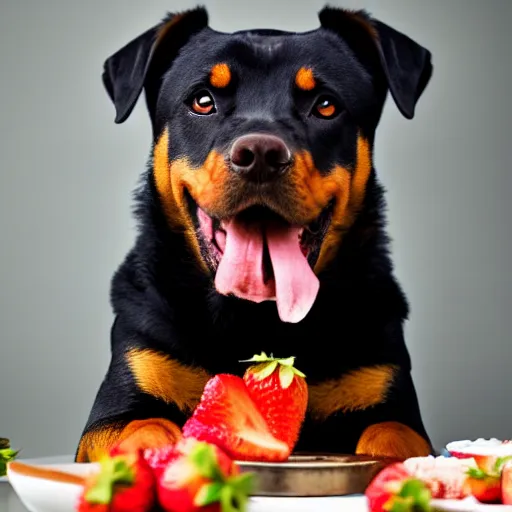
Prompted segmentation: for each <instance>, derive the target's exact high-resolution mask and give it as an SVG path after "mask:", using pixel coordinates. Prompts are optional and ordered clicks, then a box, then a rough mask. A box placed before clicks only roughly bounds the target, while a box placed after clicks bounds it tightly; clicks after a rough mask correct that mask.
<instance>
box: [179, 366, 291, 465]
mask: <svg viewBox="0 0 512 512" xmlns="http://www.w3.org/2000/svg"><path fill="white" fill-rule="evenodd" d="M183 436H184V437H193V438H195V439H198V440H201V441H206V442H208V443H212V444H216V445H217V446H219V447H220V448H222V449H223V450H224V451H225V452H226V453H227V454H228V455H229V456H230V457H232V458H234V459H237V460H259V461H283V460H286V459H287V458H288V457H289V455H290V449H289V447H288V446H287V445H286V443H283V442H282V441H279V440H278V439H276V438H275V437H274V436H273V435H272V434H271V432H270V430H269V427H268V425H267V424H266V422H265V420H264V418H263V417H262V415H261V413H260V412H259V411H258V409H257V407H256V405H255V404H254V402H253V400H252V399H251V397H250V396H249V394H248V392H247V388H246V386H245V384H244V381H243V380H242V379H241V378H240V377H236V376H234V375H227V374H220V375H216V376H215V377H213V378H211V379H210V380H209V381H208V382H207V384H206V386H205V388H204V391H203V395H202V397H201V401H200V403H199V405H198V406H197V407H196V409H195V411H194V413H193V415H192V417H191V418H190V419H189V420H188V421H187V422H186V423H185V425H184V426H183Z"/></svg>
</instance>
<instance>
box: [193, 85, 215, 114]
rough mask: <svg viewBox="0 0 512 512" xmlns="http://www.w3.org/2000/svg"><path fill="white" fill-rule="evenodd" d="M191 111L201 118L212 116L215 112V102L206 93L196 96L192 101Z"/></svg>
mask: <svg viewBox="0 0 512 512" xmlns="http://www.w3.org/2000/svg"><path fill="white" fill-rule="evenodd" d="M192 110H193V111H194V112H195V113H196V114H201V115H203V116H204V115H208V114H212V113H213V112H214V110H215V102H214V101H213V98H212V96H211V95H210V94H209V93H208V92H206V91H203V92H200V93H199V94H197V95H196V96H195V97H194V98H193V100H192Z"/></svg>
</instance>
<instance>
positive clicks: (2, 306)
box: [0, 0, 512, 457]
mask: <svg viewBox="0 0 512 512" xmlns="http://www.w3.org/2000/svg"><path fill="white" fill-rule="evenodd" d="M332 4H333V5H343V6H346V7H351V8H361V7H366V8H368V9H369V10H370V11H371V12H372V13H373V14H374V16H376V17H378V18H380V19H381V20H383V21H385V22H387V23H388V24H390V25H392V26H394V27H395V28H397V29H399V30H401V31H403V32H405V33H406V34H408V35H410V36H411V37H413V38H414V39H416V40H417V41H419V42H421V43H422V44H424V45H425V46H427V47H428V48H429V49H430V50H431V51H432V53H433V56H434V64H435V72H434V78H433V81H432V82H431V84H430V86H429V87H428V89H427V91H426V93H425V95H424V97H423V98H422V100H421V101H420V103H419V105H418V109H417V117H416V119H415V120H413V121H407V120H405V119H404V118H402V117H401V116H400V114H399V113H398V110H397V109H396V107H395V106H394V104H393V103H392V102H391V101H389V102H388V103H387V107H386V110H385V113H384V117H383V120H382V123H381V126H380V131H379V135H378V138H377V145H376V157H375V161H376V166H377V169H378V171H379V173H380V176H381V179H382V180H383V182H384V183H385V185H386V187H387V188H388V190H389V192H388V202H389V220H390V233H391V236H392V239H393V252H394V256H395V261H396V266H397V274H398V276H399V278H400V280H401V282H402V284H403V286H404V288H405V290H406V292H407V293H408V296H409V299H410V302H411V306H412V316H411V320H410V322H409V323H408V324H407V328H406V333H407V339H408V344H409V347H410V351H411V355H412V358H413V364H414V377H415V379H416V385H417V390H418V395H419V398H420V402H421V407H422V411H423V414H424V418H425V423H426V425H427V428H428V429H429V431H430V433H431V435H432V438H433V440H434V442H435V443H436V445H437V446H438V447H439V446H442V445H443V444H444V443H445V442H447V441H449V440H451V439H454V438H458V439H460V438H467V437H477V436H484V437H489V436H498V437H507V436H508V437H512V408H511V407H510V405H511V400H510V392H511V390H510V387H511V381H512V378H511V376H510V375H511V373H510V364H511V361H512V343H511V341H510V333H509V332H508V326H509V319H510V314H511V299H512V288H511V284H512V277H511V273H510V265H511V262H512V242H511V240H512V238H511V237H510V231H509V221H510V217H511V203H510V200H509V196H510V194H511V174H510V172H511V163H512V162H511V157H510V141H509V137H510V128H509V127H510V117H511V113H512V112H511V102H510V94H511V78H512V73H511V65H510V62H511V58H510V44H509V43H510V41H509V35H508V34H509V29H510V19H511V17H512V2H511V1H510V0H503V1H497V0H494V1H489V0H487V1H483V0H481V1H480V2H478V1H475V0H459V1H457V0H435V1H434V0H430V1H428V2H425V1H424V0H414V1H411V0H379V1H376V0H367V1H355V0H352V1H350V0H347V1H345V2H343V3H340V2H338V1H333V2H332ZM193 5H195V4H194V3H193V2H192V1H188V2H187V1H175V0H152V1H151V2H135V1H131V2H128V1H126V0H101V1H100V0H88V1H86V2H85V1H84V2H78V1H70V0H47V1H45V2H42V1H39V0H37V1H36V0H33V1H29V0H10V1H9V0H7V1H6V0H2V3H1V7H0V9H1V10H0V87H1V89H0V91H1V94H0V112H1V115H0V130H1V137H0V238H1V245H0V248H1V253H0V254H1V257H0V326H1V327H0V344H1V351H0V435H2V436H9V437H11V438H12V441H13V444H14V445H15V446H16V447H21V448H23V454H24V456H34V457H35V456H45V455H56V454H66V453H72V452H74V450H75V447H76V443H77V441H78V438H79V435H80V432H81V429H82V427H83V425H84V422H85V420H86V417H87V415H88V413H89V409H90V406H91V404H92V401H93V398H94V395H95V393H96V390H97V388H98V386H99V384H100V381H101V379H102V378H103V375H104V372H105V370H106V367H107V364H108V361H109V330H110V325H111V321H112V315H111V310H110V305H109V300H108V293H109V284H110V278H111V275H112V273H113V272H114V270H115V269H116V267H117V265H118V264H119V263H120V261H121V260H122V258H123V257H124V255H125V253H126V251H127V250H128V249H129V248H130V246H131V244H132V241H133V238H134V222H133V219H132V217H131V213H130V208H131V192H132V189H133V188H134V186H135V185H136V182H137V178H138V176H139V173H140V172H141V171H142V169H143V168H144V165H145V163H146V158H147V155H148V151H149V144H150V131H149V122H148V119H147V117H146V113H145V105H144V103H143V102H141V103H139V105H138V107H137V108H136V110H135V112H134V115H133V116H132V117H131V118H130V119H129V121H128V122H127V123H125V124H123V125H120V126H116V125H115V124H114V122H113V119H114V110H113V106H112V105H111V103H110V102H109V100H108V98H107V95H106V94H105V92H104V90H103V86H102V84H101V80H100V75H101V71H102V65H103V61H104V59H105V58H106V57H107V56H108V55H110V54H111V53H113V52H114V51H116V50H117V49H118V48H120V47H121V46H122V45H124V44H125V43H126V42H128V41H129V40H131V39H132V38H133V37H135V36H137V35H138V34H139V33H141V32H143V31H145V30H146V29H147V28H149V27H150V26H152V25H153V24H155V23H156V22H158V21H159V20H160V18H161V17H162V16H163V15H164V13H165V12H166V11H167V10H174V9H183V8H185V7H190V6H193ZM205 5H206V6H207V7H208V8H209V11H210V20H211V25H212V26H213V27H214V28H217V29H219V30H227V31H231V30H238V29H244V28H251V27H253V28H254V27H255V26H260V27H261V26H266V27H271V28H282V29H290V30H309V29H312V28H315V27H316V26H317V25H318V21H317V18H316V13H317V11H318V10H319V9H320V8H321V7H322V6H323V5H324V2H323V1H320V0H318V1H309V2H302V1H301V2H299V1H294V0H287V1H285V0H272V1H268V0H266V1H264V0H257V1H254V0H244V1H240V0H238V1H236V2H234V1H232V2H230V1H227V0H225V1H221V0H217V1H215V0H214V1H207V2H205ZM340 435H343V433H342V432H340Z"/></svg>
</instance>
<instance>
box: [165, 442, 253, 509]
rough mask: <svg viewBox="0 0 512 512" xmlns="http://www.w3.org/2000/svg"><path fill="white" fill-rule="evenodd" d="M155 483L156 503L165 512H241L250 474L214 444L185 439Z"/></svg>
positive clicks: (245, 501)
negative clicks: (241, 472) (156, 486)
mask: <svg viewBox="0 0 512 512" xmlns="http://www.w3.org/2000/svg"><path fill="white" fill-rule="evenodd" d="M177 452H178V453H179V455H178V457H176V458H174V459H173V460H171V462H170V463H169V464H168V465H167V467H166V468H165V470H164V471H163V473H162V475H161V477H160V478H159V481H158V501H159V504H160V506H161V507H162V508H163V509H164V511H165V512H195V511H199V510H200V511H201V512H220V511H222V512H243V511H244V510H246V505H247V502H248V499H249V495H250V493H251V492H252V488H253V475H252V474H251V473H245V474H240V470H239V468H238V466H237V465H236V464H235V463H234V462H233V461H232V460H231V459H230V458H229V457H228V455H226V454H225V453H224V452H223V451H222V450H221V449H220V448H218V447H217V446H215V445H212V444H208V443H204V442H202V441H197V440H195V439H191V438H189V439H185V440H183V441H181V442H180V443H179V445H178V446H177Z"/></svg>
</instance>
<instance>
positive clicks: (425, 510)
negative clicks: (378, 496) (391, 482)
mask: <svg viewBox="0 0 512 512" xmlns="http://www.w3.org/2000/svg"><path fill="white" fill-rule="evenodd" d="M430 499H431V494H430V491H429V489H428V487H427V486H426V485H425V484H424V483H423V482H422V481H421V480H417V479H415V478H411V479H409V480H406V481H405V482H404V483H403V484H402V486H401V488H400V490H399V491H398V492H397V493H396V494H394V495H393V496H392V497H391V498H390V499H389V500H388V501H387V502H386V503H385V504H384V506H383V508H384V510H386V511H387V512H430V511H431V505H430Z"/></svg>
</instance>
